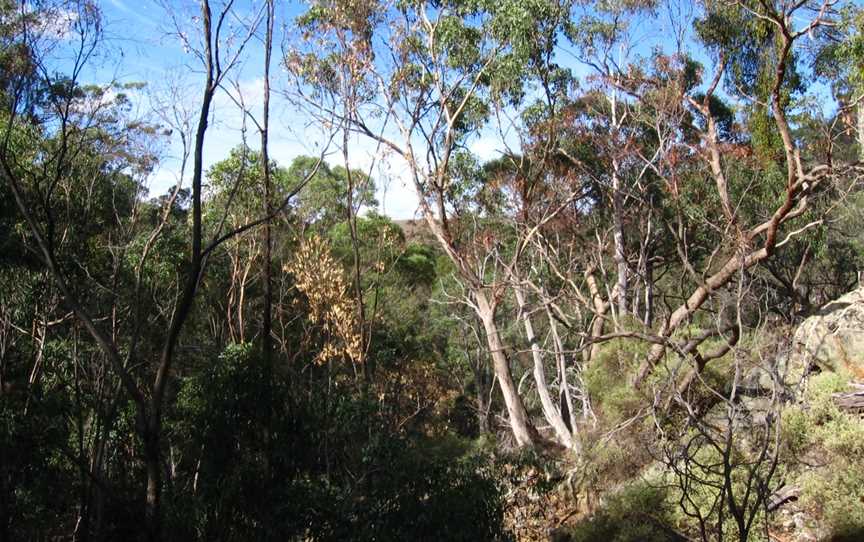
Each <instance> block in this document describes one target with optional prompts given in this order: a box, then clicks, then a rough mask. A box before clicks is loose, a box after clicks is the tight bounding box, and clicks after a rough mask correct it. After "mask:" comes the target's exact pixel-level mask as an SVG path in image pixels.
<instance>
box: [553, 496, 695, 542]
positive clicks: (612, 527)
mask: <svg viewBox="0 0 864 542" xmlns="http://www.w3.org/2000/svg"><path fill="white" fill-rule="evenodd" d="M674 517H675V515H674V511H673V508H672V505H671V504H670V502H669V500H668V498H667V495H666V493H665V491H664V490H663V489H662V488H659V487H655V486H653V485H651V484H649V483H646V482H636V483H634V484H631V485H628V486H625V487H624V488H622V489H620V490H618V491H616V492H614V493H612V494H611V495H609V496H607V497H606V502H605V504H604V505H603V506H602V507H601V508H600V510H598V511H597V512H595V513H594V515H593V516H592V517H590V518H589V519H587V520H584V521H582V522H580V523H579V524H577V525H576V526H575V527H573V528H572V529H571V530H570V533H569V534H570V536H571V539H572V540H573V542H593V541H596V540H608V541H610V542H677V541H680V540H681V537H680V535H676V534H675V531H674V530H672V529H670V528H669V526H670V525H673V524H674Z"/></svg>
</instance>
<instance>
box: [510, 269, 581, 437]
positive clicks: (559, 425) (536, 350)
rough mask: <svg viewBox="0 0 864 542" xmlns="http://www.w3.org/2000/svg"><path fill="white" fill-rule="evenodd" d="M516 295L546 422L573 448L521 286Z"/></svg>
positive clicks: (571, 435) (516, 289) (570, 434)
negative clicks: (550, 390)
mask: <svg viewBox="0 0 864 542" xmlns="http://www.w3.org/2000/svg"><path fill="white" fill-rule="evenodd" d="M514 292H515V294H516V303H517V304H518V305H519V312H520V313H521V314H522V323H523V325H524V326H525V337H526V338H527V339H528V343H529V344H530V345H531V357H532V358H533V360H534V381H535V382H536V383H537V394H538V395H539V396H540V404H541V406H542V407H543V415H544V416H545V417H546V421H548V422H549V424H550V425H551V426H552V430H553V431H555V437H556V438H557V439H558V442H560V443H561V444H562V445H563V446H566V447H567V448H572V447H573V434H572V433H571V432H570V430H569V429H568V428H567V424H566V423H565V422H564V418H563V417H562V416H561V412H560V411H559V410H558V407H557V406H556V405H555V401H554V400H553V399H552V395H551V394H550V393H549V386H548V385H547V384H546V371H545V369H544V367H543V353H542V352H540V346H539V345H538V344H537V336H536V335H535V334H534V325H533V324H532V322H531V316H530V315H529V314H528V312H527V310H526V307H525V294H524V292H523V291H522V288H520V287H519V286H515V287H514Z"/></svg>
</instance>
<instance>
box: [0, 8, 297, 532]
mask: <svg viewBox="0 0 864 542" xmlns="http://www.w3.org/2000/svg"><path fill="white" fill-rule="evenodd" d="M16 6H17V7H16V9H17V13H18V15H20V17H19V18H18V19H16V20H18V21H19V24H18V25H17V27H16V28H15V31H14V33H13V37H12V41H13V43H14V44H16V46H18V47H19V49H21V50H26V51H28V55H27V58H28V59H29V60H28V62H27V64H29V65H30V66H31V68H28V69H27V70H22V71H21V72H20V73H17V74H16V76H15V77H14V78H11V79H10V81H8V82H7V88H6V95H5V99H6V102H7V107H6V108H5V110H4V117H5V118H4V124H3V134H2V136H3V137H2V141H3V148H2V152H0V166H2V168H3V177H4V179H5V181H6V183H7V186H8V187H9V190H10V192H11V193H12V195H13V197H14V200H15V202H16V205H17V208H18V212H19V213H20V215H21V216H22V217H23V219H24V222H25V224H26V231H27V236H28V238H27V243H28V245H29V246H30V247H31V248H32V250H33V252H34V254H35V255H36V256H37V258H38V259H39V261H40V262H41V264H42V265H44V266H45V268H46V269H47V271H48V272H49V273H50V275H51V277H52V280H53V282H54V284H55V285H56V287H57V289H58V291H59V292H60V295H61V297H62V299H63V303H64V304H65V306H67V307H68V308H69V310H71V311H72V313H73V314H74V315H75V317H76V318H77V319H78V321H79V322H80V324H81V325H82V326H83V328H84V329H86V331H87V333H88V334H89V335H90V336H91V337H92V339H93V341H94V342H95V343H96V344H97V345H98V347H99V349H100V350H101V352H102V355H103V356H104V358H105V360H106V361H107V364H108V366H110V368H111V370H112V372H113V373H114V374H115V375H116V376H117V378H118V379H119V381H120V383H121V385H122V388H123V390H124V392H125V393H126V394H127V395H128V397H129V398H130V399H131V400H132V402H133V404H134V405H135V411H136V426H135V429H136V432H137V433H138V436H139V437H140V439H141V445H142V452H143V453H142V457H143V461H144V464H145V473H146V482H147V483H146V497H145V499H144V501H145V503H146V507H145V510H146V513H145V519H146V521H145V527H146V532H147V536H148V538H150V539H152V540H158V539H160V538H161V511H160V503H161V499H160V495H161V490H162V478H163V474H162V472H163V468H162V459H161V457H162V443H161V437H162V411H163V407H164V403H165V397H166V391H167V387H168V383H169V381H170V375H171V373H172V367H173V365H174V360H175V358H176V357H177V356H176V352H177V345H178V341H179V339H180V335H181V332H182V330H183V327H184V324H185V323H186V321H187V320H188V318H189V316H190V314H191V312H192V306H193V304H194V300H195V297H196V293H197V291H198V286H199V283H200V280H201V277H202V275H203V273H204V270H205V265H206V258H207V255H208V254H209V253H211V252H212V251H213V250H214V249H215V248H216V247H218V246H219V245H220V244H221V243H223V242H224V241H225V240H227V239H229V238H231V237H233V236H234V235H237V234H240V233H242V232H244V231H246V230H248V229H251V228H253V227H255V226H258V225H260V224H262V223H264V222H267V221H269V220H270V219H272V217H273V216H274V215H275V213H278V212H281V211H282V210H283V209H284V208H285V207H286V206H287V204H288V201H289V200H290V198H291V197H293V195H295V194H296V192H297V190H299V188H301V187H302V184H303V183H300V186H298V187H297V188H296V189H295V190H293V191H291V192H289V193H287V194H285V200H284V201H283V202H282V203H281V204H280V205H278V206H274V208H273V211H272V213H270V214H269V215H265V216H264V217H262V218H259V219H257V220H253V221H250V222H249V223H248V224H245V225H244V226H242V227H239V228H235V229H232V230H230V231H222V232H219V235H217V236H215V237H214V238H213V240H212V241H210V242H209V243H206V242H205V241H206V240H205V239H204V231H203V220H202V197H203V193H202V186H203V182H202V181H203V174H204V171H203V153H204V146H205V139H206V134H207V129H208V124H209V121H210V116H211V113H212V111H211V106H212V102H213V98H214V96H215V94H216V92H217V90H218V89H219V86H220V85H221V84H222V83H223V81H224V80H225V77H226V74H227V73H230V71H231V70H232V69H233V68H235V67H236V65H237V63H238V61H239V59H240V57H241V55H242V54H243V51H244V48H245V46H246V44H247V43H248V41H249V40H250V39H251V37H252V35H253V34H254V33H255V32H256V29H257V27H258V23H259V22H260V20H261V10H254V11H253V12H252V14H251V15H250V16H249V18H244V17H240V16H239V15H238V14H237V13H236V12H234V11H233V7H234V6H233V2H231V1H229V2H226V3H224V4H222V5H220V6H219V8H218V9H217V10H216V11H215V12H214V11H213V10H212V9H211V4H210V2H208V1H207V0H202V2H201V3H200V5H199V8H200V13H199V15H198V16H197V17H196V18H194V19H193V21H194V24H195V25H196V26H195V27H194V28H193V29H192V31H191V32H190V31H188V30H189V29H187V28H185V26H184V24H185V23H181V22H180V16H179V15H178V14H177V13H176V12H174V11H173V10H171V11H169V15H170V16H171V18H172V20H173V22H174V23H175V26H176V34H177V36H178V37H179V38H180V39H181V40H183V41H184V43H185V45H186V46H187V48H188V50H189V51H190V52H192V53H193V54H194V57H195V58H197V60H199V61H200V62H201V65H202V67H203V74H204V81H203V89H202V94H201V101H200V108H199V115H198V120H197V126H196V130H195V135H194V144H193V145H192V146H191V148H192V153H191V154H192V175H191V192H190V199H189V207H190V209H189V221H190V231H189V232H188V234H187V235H186V236H185V237H184V238H183V244H184V245H185V248H186V249H188V251H189V253H188V259H187V260H185V261H184V262H182V263H181V265H180V267H181V270H180V272H179V273H176V274H169V275H168V277H169V279H170V280H171V281H172V282H173V284H163V285H161V287H163V288H166V289H167V291H172V290H173V292H174V295H173V296H172V297H173V299H174V303H173V305H172V306H171V307H170V308H169V311H168V313H167V314H154V315H147V314H142V311H140V310H139V309H140V303H136V302H134V301H133V302H132V303H130V304H129V305H128V306H127V307H126V308H124V309H122V310H120V311H111V310H109V312H108V315H109V316H110V317H109V318H108V320H107V321H108V322H109V323H110V324H111V327H110V329H105V325H104V323H103V322H104V321H105V317H104V315H102V314H101V312H102V311H103V310H105V307H102V306H99V305H98V304H94V301H95V299H94V298H93V296H85V295H83V291H84V286H85V285H86V284H87V283H88V281H90V280H94V279H95V280H96V283H95V284H97V285H98V284H99V282H98V281H99V279H98V278H97V277H96V276H93V275H89V274H87V273H86V272H85V273H84V275H83V276H77V274H75V273H73V271H74V269H75V268H76V265H82V264H83V262H80V261H79V262H76V261H74V259H72V260H67V259H66V258H65V257H64V256H63V254H62V253H61V252H60V251H59V249H60V248H61V244H60V243H62V242H63V239H64V237H63V235H62V233H63V232H61V231H58V229H57V225H58V222H57V213H58V211H59V210H60V209H61V208H62V207H63V206H64V205H65V204H66V203H67V201H66V200H67V199H68V198H70V197H79V196H82V195H86V194H87V192H86V191H80V190H78V189H74V188H73V189H70V190H68V191H61V190H58V188H59V187H62V186H64V185H67V184H68V185H70V188H71V187H72V186H73V185H75V184H76V183H78V182H80V181H81V177H80V174H81V167H80V160H81V158H82V155H84V154H85V151H86V149H87V148H88V146H91V145H94V143H95V144H98V143H100V142H101V141H106V140H107V139H106V138H102V139H100V138H99V137H94V135H98V134H99V133H100V132H102V131H104V130H106V129H110V128H113V127H116V128H118V129H120V130H124V129H129V128H132V127H133V122H132V119H128V118H124V117H120V118H116V119H114V120H111V119H107V118H106V117H105V115H106V109H107V107H108V105H109V104H111V103H112V101H111V100H108V99H106V94H105V90H101V91H98V92H96V93H94V92H92V91H89V92H88V90H87V87H85V86H83V84H82V81H81V77H82V73H83V70H84V67H85V66H86V64H87V62H88V61H90V60H91V59H92V57H93V56H94V55H95V54H97V52H98V51H99V46H100V43H101V35H102V34H101V31H102V21H101V17H100V13H99V10H98V8H97V7H96V6H95V5H93V4H91V3H89V2H83V1H82V2H72V3H69V2H58V3H51V2H46V3H40V4H39V5H38V6H33V7H34V8H35V11H34V10H33V9H31V6H30V4H29V3H26V2H22V3H20V4H16ZM52 9H54V10H56V11H57V12H62V13H68V10H69V9H72V10H73V11H74V14H73V15H74V16H69V17H67V19H66V22H67V24H68V26H69V28H68V33H67V32H58V31H57V28H56V27H51V25H46V24H40V22H39V19H38V18H36V17H31V13H40V14H41V13H51V12H52V11H51V10H52ZM235 17H240V19H238V20H241V21H242V24H239V25H234V24H232V25H230V27H229V25H227V24H226V22H227V20H228V19H232V20H233V18H235ZM4 20H5V19H4ZM196 32H200V36H201V40H200V42H199V41H196V40H194V39H192V37H193V36H194V35H195V33H196ZM68 35H72V36H74V37H75V39H74V40H70V41H69V43H74V44H75V46H76V47H77V51H76V53H77V54H75V55H73V57H72V58H73V59H74V61H73V63H72V64H71V66H69V67H68V68H67V74H58V72H57V71H56V66H55V65H54V64H52V63H53V62H55V61H56V56H55V55H56V54H57V51H58V50H59V49H60V48H62V47H64V46H66V43H65V42H64V40H66V38H67V36H68ZM199 45H200V46H199ZM34 89H40V92H34ZM137 125H138V126H140V123H138V124H137ZM97 148H98V147H97ZM24 149H30V152H23V151H24ZM106 156H108V157H110V156H111V155H110V154H106ZM131 165H132V164H130V162H129V161H128V155H123V154H121V155H119V156H118V157H117V160H116V162H115V163H109V164H106V165H105V166H101V167H103V168H104V167H117V168H118V169H120V170H124V169H128V168H130V167H131ZM181 179H182V178H181ZM84 180H85V181H86V179H84ZM181 188H182V187H181V185H180V184H178V185H177V186H176V187H175V189H174V190H173V192H172V195H171V196H170V198H169V200H168V201H167V203H166V206H165V210H164V212H163V213H161V217H157V224H156V226H155V227H154V229H153V230H152V231H151V233H150V234H149V235H146V236H145V237H146V239H145V241H144V243H143V245H142V246H138V247H136V246H135V245H133V244H131V243H128V242H127V243H126V244H122V245H121V247H120V249H119V250H120V252H121V253H122V254H125V253H126V249H130V250H131V249H133V248H134V249H137V250H136V251H137V254H135V255H134V257H129V258H126V257H125V256H124V257H120V258H115V262H116V263H118V266H119V267H116V268H115V271H117V274H115V279H119V280H121V281H125V280H126V279H128V278H129V277H132V282H131V284H123V283H122V282H121V283H120V284H117V282H114V283H113V285H114V287H115V290H111V291H112V292H116V289H119V287H120V286H124V285H125V286H128V287H129V288H130V289H131V290H132V292H133V293H132V297H131V299H133V300H135V299H138V297H139V295H140V292H141V290H142V288H145V287H146V288H150V287H152V285H151V284H149V282H150V281H151V280H159V279H160V278H161V277H162V275H157V276H154V277H145V276H144V275H143V274H142V269H143V268H144V266H145V264H146V261H147V259H148V257H149V256H151V252H152V249H153V247H154V245H155V244H157V243H158V242H159V240H160V236H161V235H162V234H163V233H164V232H165V230H166V228H165V224H166V222H167V221H168V219H169V218H170V217H171V216H173V215H172V212H171V211H172V210H173V209H174V202H175V201H176V198H177V197H178V196H179V195H180V193H181ZM139 200H140V191H134V190H133V191H132V192H131V193H128V194H124V195H123V196H122V197H119V196H118V197H117V198H116V199H115V200H114V202H115V204H123V205H128V206H130V208H133V209H134V208H135V206H136V205H137V203H138V201H139ZM94 203H95V202H94ZM134 216H135V214H134V212H133V217H134ZM136 224H137V226H136ZM133 226H134V227H133V228H132V229H135V230H137V229H138V228H140V227H143V226H142V224H141V222H140V221H138V222H135V223H133ZM127 241H128V240H127ZM115 246H116V245H109V246H108V247H107V250H109V251H111V250H114V247H115ZM130 265H131V268H128V266H130ZM83 269H85V271H86V267H83ZM109 284H111V283H110V282H109ZM97 287H98V286H97ZM121 301H123V300H122V299H118V298H117V297H114V298H113V302H121ZM109 309H110V307H109ZM121 315H122V318H120V316H121ZM158 322H162V323H163V324H164V325H165V329H164V333H162V334H161V339H162V347H161V349H159V351H158V352H155V351H152V352H151V351H150V349H148V348H143V347H142V346H146V345H142V343H141V338H142V334H143V332H144V330H145V329H146V328H149V327H151V326H153V325H156V324H157V323H158ZM151 355H152V356H153V358H155V360H154V359H153V358H149V356H151ZM151 362H152V363H151Z"/></svg>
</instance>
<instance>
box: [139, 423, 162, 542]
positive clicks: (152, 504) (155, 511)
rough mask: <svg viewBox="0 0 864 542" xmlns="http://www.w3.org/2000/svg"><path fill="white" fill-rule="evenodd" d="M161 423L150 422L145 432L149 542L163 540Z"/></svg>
mask: <svg viewBox="0 0 864 542" xmlns="http://www.w3.org/2000/svg"><path fill="white" fill-rule="evenodd" d="M159 425H160V424H159V422H158V420H155V419H152V418H151V419H150V420H148V424H147V427H146V428H145V430H144V431H143V434H142V440H143V441H144V468H145V471H146V473H147V493H146V502H145V507H144V519H145V523H146V528H147V540H148V542H159V541H160V540H161V539H162V513H161V510H160V507H161V504H162V503H161V500H162V499H161V497H162V472H161V469H162V465H161V457H160V453H159V433H160V428H159Z"/></svg>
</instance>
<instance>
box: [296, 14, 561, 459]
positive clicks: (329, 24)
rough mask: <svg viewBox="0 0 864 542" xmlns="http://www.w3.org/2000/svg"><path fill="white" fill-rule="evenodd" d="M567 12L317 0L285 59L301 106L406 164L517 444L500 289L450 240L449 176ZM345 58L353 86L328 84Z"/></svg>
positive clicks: (516, 400) (527, 428)
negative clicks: (478, 329)
mask: <svg viewBox="0 0 864 542" xmlns="http://www.w3.org/2000/svg"><path fill="white" fill-rule="evenodd" d="M567 13H568V9H567V6H566V3H562V2H557V1H553V0H513V1H506V2H488V3H487V2H471V1H467V2H463V1H448V2H424V1H412V2H387V1H383V2H375V3H368V2H364V3H353V2H335V3H322V4H316V5H314V6H313V7H312V8H311V9H310V10H309V11H308V12H307V13H306V14H305V15H304V16H303V17H302V18H301V25H302V26H303V30H304V36H305V37H306V38H307V39H306V40H305V42H304V43H303V44H301V45H300V46H299V47H298V48H296V49H294V50H291V51H289V52H288V54H287V56H286V65H287V66H288V67H289V69H290V70H291V71H292V73H293V74H294V75H295V76H296V78H297V81H298V91H299V95H300V96H301V97H302V98H305V100H306V103H307V104H308V105H309V106H310V110H312V111H317V112H319V113H320V112H326V113H328V114H334V115H336V116H338V117H339V118H340V119H341V121H342V122H344V123H345V125H346V126H347V127H349V128H350V130H351V131H352V132H354V133H358V134H361V135H362V136H364V137H366V138H368V139H370V140H372V141H373V142H375V143H376V144H377V145H378V146H379V147H380V148H381V149H383V150H384V151H385V152H386V153H388V154H390V155H393V156H395V157H396V158H397V159H398V160H399V162H400V163H402V164H404V166H405V168H406V170H407V176H408V177H409V178H410V180H411V184H412V185H413V186H414V189H415V191H416V193H417V195H418V196H419V199H420V212H421V213H422V215H423V217H424V219H425V221H426V223H427V225H428V227H429V228H430V230H431V231H432V233H433V234H434V236H435V238H436V240H437V241H438V243H439V245H440V246H441V248H442V250H443V251H444V252H445V253H446V254H447V256H448V257H449V258H450V260H451V261H452V262H453V264H454V266H455V268H456V273H457V275H458V277H459V279H460V280H461V281H462V282H463V283H464V285H465V287H466V289H467V291H468V292H469V297H470V299H468V300H467V302H468V303H469V304H470V305H471V306H472V308H473V310H474V312H475V313H476V314H477V316H478V318H479V319H480V320H481V321H482V323H483V327H484V332H485V335H486V341H487V344H488V347H489V350H490V354H491V356H492V362H493V367H494V370H495V374H496V376H497V378H498V381H499V383H500V385H501V389H502V392H503V394H504V399H505V403H506V405H507V410H508V413H509V417H510V424H511V428H512V430H513V434H514V436H515V438H516V441H517V443H518V444H519V445H532V444H533V443H535V442H536V441H537V440H538V434H537V432H536V430H535V429H534V427H533V425H532V424H531V421H530V419H529V416H528V413H527V411H526V410H525V406H524V404H523V402H522V400H521V398H520V397H519V394H518V392H517V390H516V387H515V384H514V383H513V378H512V376H511V371H510V367H509V362H508V359H507V356H506V354H505V346H504V344H503V343H502V338H501V334H500V332H499V329H498V324H497V322H496V314H497V308H498V305H499V303H500V301H501V298H502V295H503V294H504V290H505V287H504V285H503V284H502V283H501V281H500V280H497V279H495V277H494V276H492V275H491V271H492V270H491V269H489V268H487V267H486V266H485V265H484V259H483V258H482V257H481V258H479V259H475V257H474V256H475V255H474V254H472V252H471V251H470V250H466V246H467V245H466V243H465V242H464V241H462V240H460V239H459V234H458V232H457V231H456V230H457V229H458V228H459V227H460V225H462V226H464V225H465V222H464V219H463V217H459V216H457V215H456V214H455V207H454V205H455V203H456V200H457V198H458V197H459V195H460V191H461V190H463V188H464V186H460V185H459V183H457V182H455V181H456V179H457V177H458V176H456V175H454V168H456V167H457V162H458V159H459V158H458V157H459V156H460V154H461V155H464V153H460V149H462V148H463V147H464V146H465V145H466V143H467V142H468V140H469V138H470V137H471V136H473V135H474V134H477V133H478V132H479V131H480V130H481V129H482V127H483V126H484V125H485V124H486V122H487V120H488V117H489V115H490V112H491V106H492V104H493V103H494V102H502V103H503V102H509V103H511V104H517V103H519V101H520V100H521V99H522V98H523V97H524V95H525V94H524V92H525V85H526V83H527V81H528V80H529V79H530V78H531V77H532V73H533V68H534V66H535V63H536V62H537V60H538V58H541V57H543V56H544V54H547V53H548V51H550V50H551V49H552V48H554V46H555V43H556V41H557V35H558V32H557V29H558V28H559V26H560V25H561V23H562V21H563V18H564V17H566V16H567ZM338 37H341V39H337V38H338ZM342 62H344V63H348V64H350V65H351V66H352V70H353V72H352V75H351V78H350V80H346V79H344V78H343V80H342V81H340V80H339V79H337V77H336V75H337V74H339V73H340V72H339V66H338V65H337V64H338V63H342ZM346 82H347V83H350V84H346ZM346 104H347V105H348V107H347V108H346V107H345V105H346ZM465 218H467V217H465ZM460 222H461V224H460Z"/></svg>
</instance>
